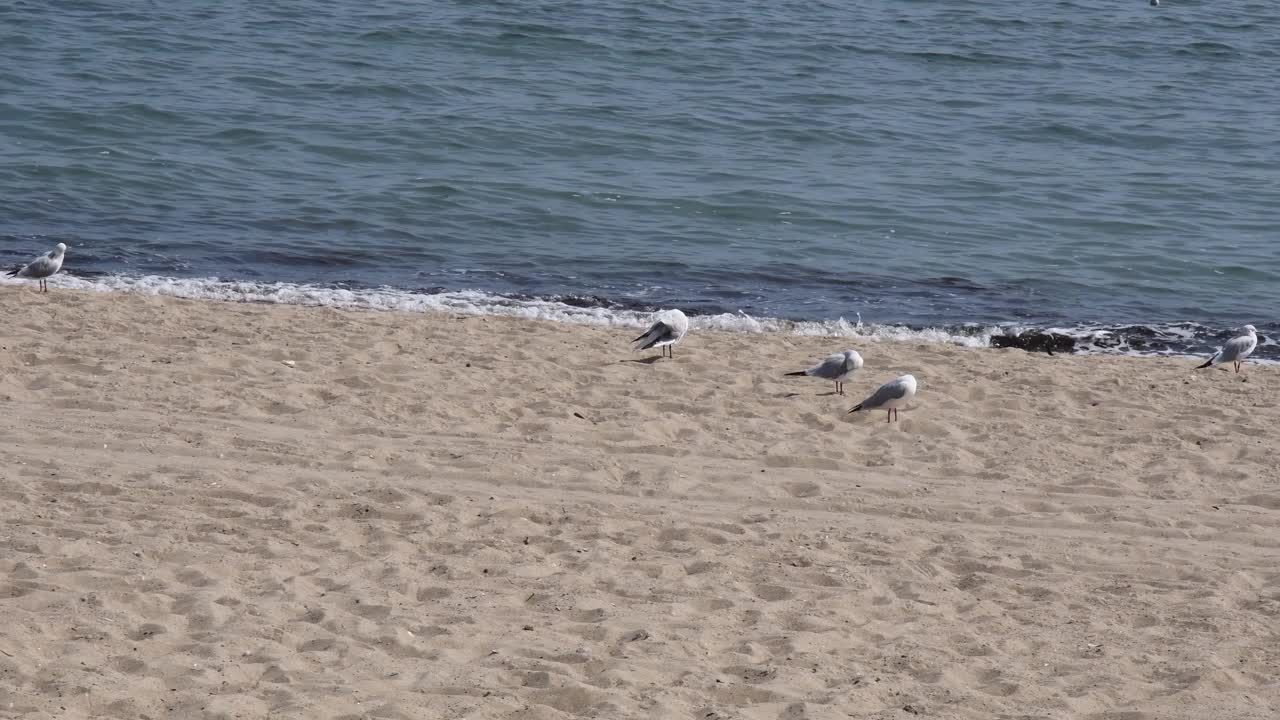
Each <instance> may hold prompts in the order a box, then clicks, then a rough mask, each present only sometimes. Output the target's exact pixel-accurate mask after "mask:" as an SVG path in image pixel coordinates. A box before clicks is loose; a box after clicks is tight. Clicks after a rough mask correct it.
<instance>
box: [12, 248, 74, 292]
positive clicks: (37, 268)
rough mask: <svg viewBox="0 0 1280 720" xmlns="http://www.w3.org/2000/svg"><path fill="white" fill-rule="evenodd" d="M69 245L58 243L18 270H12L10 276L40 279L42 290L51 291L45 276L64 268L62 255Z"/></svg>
mask: <svg viewBox="0 0 1280 720" xmlns="http://www.w3.org/2000/svg"><path fill="white" fill-rule="evenodd" d="M66 252H67V246H66V245H63V244H62V243H58V244H57V246H56V247H54V248H53V249H52V250H50V251H49V252H47V253H45V254H44V255H41V256H40V257H38V258H36V259H35V260H32V261H31V262H29V263H27V264H26V265H23V266H22V267H20V268H18V269H17V270H10V271H9V277H20V278H31V279H33V280H39V281H40V291H41V292H49V283H48V282H46V281H45V278H47V277H49V276H50V275H52V274H54V273H56V272H58V271H59V270H61V269H62V256H63V255H64V254H66Z"/></svg>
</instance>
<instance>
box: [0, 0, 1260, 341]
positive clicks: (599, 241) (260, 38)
mask: <svg viewBox="0 0 1280 720" xmlns="http://www.w3.org/2000/svg"><path fill="white" fill-rule="evenodd" d="M1277 28H1280V8H1278V7H1277V6H1276V5H1275V4H1274V3H1266V2H1231V3H1211V2H1207V1H1179V0H1167V1H1166V2H1164V3H1163V4H1162V5H1161V6H1160V7H1158V8H1153V7H1150V6H1149V5H1148V4H1147V2H1146V0H1125V1H1123V2H1116V1H1115V0H1105V1H1104V0H1076V1H1068V2H1043V3H1009V2H996V1H994V0H991V1H975V0H971V1H967V2H966V1H964V0H955V1H950V0H949V1H947V2H941V1H934V2H929V1H925V0H892V1H890V0H884V1H876V0H870V1H868V2H861V3H837V2H812V1H811V2H804V3H800V2H786V1H783V2H770V3H756V2H745V3H744V2H727V1H725V0H688V1H686V2H681V3H674V2H647V3H634V2H624V1H622V0H594V1H593V2H589V3H588V2H537V1H522V2H514V1H511V2H475V1H466V2H464V1H460V0H459V1H447V0H442V1H440V2H425V3H406V2H402V1H395V2H393V1H391V0H365V1H364V2H361V3H330V2H319V1H318V0H280V1H278V2H272V3H252V2H247V1H243V0H242V1H231V2H223V3H208V2H195V1H194V0H166V2H144V1H142V0H137V1H135V2H125V3H120V2H91V1H79V2H73V1H69V0H67V1H55V2H49V1H43V2H34V1H33V2H21V1H16V0H13V1H10V2H5V3H0V261H2V262H4V263H16V262H19V261H25V260H26V259H29V257H31V256H33V255H34V254H36V253H39V252H43V251H45V250H47V249H48V248H49V247H51V246H52V245H53V244H54V243H56V242H59V241H61V242H66V243H67V244H68V245H70V246H71V250H70V251H69V252H68V256H67V264H66V272H67V273H68V277H63V278H59V279H57V280H56V281H55V282H54V285H55V286H56V285H59V284H61V285H63V286H66V285H78V286H83V287H93V288H98V289H104V290H135V291H144V292H164V293H171V294H181V295H185V296H193V297H200V296H209V297H223V298H236V299H245V300H258V301H269V302H307V303H317V304H338V305H344V304H345V305H359V306H367V307H398V308H404V309H424V310H430V309H440V308H449V309H454V310H458V309H462V310H464V311H468V312H500V313H506V314H520V315H529V316H543V317H558V318H561V319H569V320H574V321H581V322H593V323H604V324H609V323H614V324H635V323H638V322H640V321H641V318H642V317H643V314H644V313H645V312H647V311H649V310H651V309H653V308H657V307H669V306H679V307H682V308H684V309H685V310H686V311H687V312H690V313H691V314H692V313H696V314H698V315H700V316H702V317H701V319H700V320H695V322H697V323H701V324H703V325H715V326H719V327H726V328H737V329H746V330H762V329H763V330H775V331H785V332H812V333H831V334H855V335H856V334H859V333H863V334H878V335H881V336H888V337H925V338H935V339H942V340H950V341H958V342H968V343H971V344H981V343H984V342H985V341H986V338H988V337H989V336H990V334H991V333H992V332H1001V328H1023V327H1040V328H1059V329H1065V330H1069V331H1071V332H1073V333H1075V334H1077V335H1078V336H1079V337H1081V338H1084V339H1088V341H1089V347H1091V348H1094V349H1099V350H1107V351H1127V352H1155V353H1161V352H1200V351H1203V350H1205V349H1207V348H1209V347H1210V346H1212V345H1215V344H1217V343H1218V342H1220V341H1221V339H1223V338H1224V337H1227V336H1229V335H1230V334H1231V331H1232V329H1233V328H1235V327H1237V326H1239V325H1241V324H1243V323H1246V322H1252V323H1253V324H1255V325H1257V326H1258V328H1259V330H1260V331H1262V332H1263V333H1264V334H1265V335H1267V336H1268V341H1267V343H1266V344H1265V345H1264V347H1263V348H1261V349H1260V351H1259V355H1261V356H1263V357H1274V358H1280V346H1277V345H1275V344H1274V343H1273V342H1271V341H1270V336H1271V335H1273V334H1278V333H1280V300H1277V297H1278V296H1277V295H1276V289H1277V281H1280V252H1278V249H1280V248H1278V246H1277V243H1278V242H1280V120H1278V118H1280V82H1277V80H1276V78H1280V31H1278V30H1277ZM4 291H8V289H5V290H4ZM860 322H861V324H859V323H860Z"/></svg>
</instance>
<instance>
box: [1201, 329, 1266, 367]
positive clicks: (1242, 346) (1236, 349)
mask: <svg viewBox="0 0 1280 720" xmlns="http://www.w3.org/2000/svg"><path fill="white" fill-rule="evenodd" d="M1240 329H1241V330H1244V334H1243V335H1240V336H1238V337H1233V338H1231V339H1230V340H1228V341H1227V343H1226V344H1225V345H1223V346H1222V349H1221V350H1219V351H1218V353H1217V354H1216V355H1214V356H1213V357H1211V358H1209V360H1208V361H1207V362H1205V364H1203V365H1200V366H1199V367H1197V368H1196V369H1197V370H1199V369H1200V368H1207V367H1212V366H1214V365H1218V364H1220V363H1227V362H1229V363H1235V366H1236V372H1240V364H1241V363H1242V362H1244V359H1245V358H1247V357H1249V355H1251V354H1253V350H1254V348H1256V347H1258V329H1257V328H1255V327H1254V326H1252V325H1245V326H1244V327H1243V328H1240Z"/></svg>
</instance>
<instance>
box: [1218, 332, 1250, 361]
mask: <svg viewBox="0 0 1280 720" xmlns="http://www.w3.org/2000/svg"><path fill="white" fill-rule="evenodd" d="M1250 340H1252V338H1250V337H1249V336H1248V335H1241V336H1240V337H1235V338H1231V339H1230V340H1228V341H1227V344H1226V345H1223V346H1222V349H1221V350H1219V351H1218V357H1217V361H1218V362H1220V363H1229V362H1235V361H1236V360H1238V359H1240V355H1241V354H1242V353H1244V351H1245V350H1246V349H1247V348H1248V347H1249V341H1250Z"/></svg>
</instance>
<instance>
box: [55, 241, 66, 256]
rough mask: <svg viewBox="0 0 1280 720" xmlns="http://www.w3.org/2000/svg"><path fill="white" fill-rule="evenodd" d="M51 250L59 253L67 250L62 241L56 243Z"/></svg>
mask: <svg viewBox="0 0 1280 720" xmlns="http://www.w3.org/2000/svg"><path fill="white" fill-rule="evenodd" d="M53 251H54V252H55V253H57V254H59V255H61V254H62V253H64V252H66V251H67V246H66V244H64V243H58V244H57V245H54V246H53Z"/></svg>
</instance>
